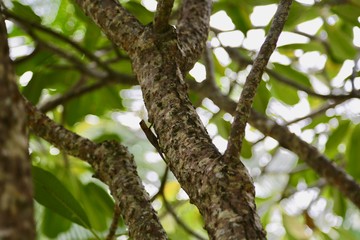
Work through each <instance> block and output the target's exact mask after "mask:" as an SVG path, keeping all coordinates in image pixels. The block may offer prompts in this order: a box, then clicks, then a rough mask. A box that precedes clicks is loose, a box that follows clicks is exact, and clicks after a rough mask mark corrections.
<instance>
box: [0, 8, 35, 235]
mask: <svg viewBox="0 0 360 240" xmlns="http://www.w3.org/2000/svg"><path fill="white" fill-rule="evenodd" d="M0 43H1V45H0V146H1V148H0V239H14V240H15V239H16V240H17V239H30V240H31V239H35V229H36V228H35V222H34V219H33V213H34V210H33V195H32V190H33V187H32V179H31V171H30V169H31V168H30V160H29V152H28V136H27V133H26V114H25V107H24V104H23V102H22V99H21V96H20V94H19V92H18V90H17V86H16V83H15V74H14V71H13V69H12V66H11V61H10V58H9V48H8V45H7V33H6V26H5V19H4V17H3V15H2V13H1V15H0Z"/></svg>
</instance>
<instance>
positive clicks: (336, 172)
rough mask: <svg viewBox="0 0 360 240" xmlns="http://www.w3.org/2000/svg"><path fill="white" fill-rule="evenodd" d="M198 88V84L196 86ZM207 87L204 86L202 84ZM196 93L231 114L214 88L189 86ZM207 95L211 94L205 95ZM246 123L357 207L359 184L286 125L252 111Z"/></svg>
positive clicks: (231, 103) (359, 203)
mask: <svg viewBox="0 0 360 240" xmlns="http://www.w3.org/2000/svg"><path fill="white" fill-rule="evenodd" d="M197 85H201V84H197ZM206 86H208V85H206ZM193 88H194V89H196V91H197V93H200V94H202V95H203V96H204V97H208V98H210V99H211V100H212V101H213V102H214V103H215V104H216V105H218V106H219V108H221V109H223V110H224V111H227V112H229V113H230V114H233V113H234V112H235V109H236V103H235V102H234V101H233V100H231V99H230V98H228V97H227V96H225V95H223V94H221V92H220V90H219V89H218V88H217V87H215V88H214V87H213V86H211V85H209V87H208V88H206V87H203V88H200V86H199V87H196V85H193ZM209 92H211V93H212V94H208V93H209ZM249 123H250V124H251V125H253V126H254V127H255V128H256V129H258V130H259V131H260V132H262V133H263V134H264V135H266V136H270V137H272V138H274V139H275V140H277V141H278V142H279V144H280V145H281V146H282V147H284V148H286V149H288V150H290V151H292V152H294V153H295V154H297V155H298V156H299V157H300V158H301V159H302V160H304V161H305V162H306V164H307V165H308V166H310V167H311V168H312V169H313V170H314V171H315V172H316V173H317V174H318V175H319V176H320V177H323V178H324V179H325V180H326V181H327V182H328V183H329V184H331V185H332V186H334V187H336V188H337V189H338V190H339V191H340V192H342V194H344V196H346V197H347V198H348V199H350V201H352V202H353V203H354V204H355V205H356V206H357V207H358V208H360V185H359V184H358V183H357V182H356V181H355V180H354V179H353V178H352V177H351V176H350V175H349V174H347V173H346V172H345V171H344V170H343V169H341V168H340V167H339V166H336V165H335V164H334V163H333V162H331V161H330V160H329V159H328V158H327V157H326V156H324V155H322V154H321V153H320V152H319V151H318V150H317V149H316V148H315V147H313V146H311V145H310V144H308V143H307V142H305V141H303V140H301V139H300V138H299V137H298V136H296V135H295V134H293V133H291V132H290V131H289V129H288V128H287V127H286V126H281V125H279V124H277V123H276V122H275V121H273V120H271V119H269V118H267V117H265V116H263V115H261V114H259V113H257V112H255V111H252V112H251V114H250V117H249Z"/></svg>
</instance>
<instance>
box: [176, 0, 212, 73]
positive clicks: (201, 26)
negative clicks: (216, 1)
mask: <svg viewBox="0 0 360 240" xmlns="http://www.w3.org/2000/svg"><path fill="white" fill-rule="evenodd" d="M211 2H212V1H211V0H183V1H182V7H181V9H180V17H179V19H178V24H177V26H176V31H177V33H178V39H179V46H180V48H181V51H182V52H183V53H184V56H186V59H184V62H183V63H182V65H181V70H182V71H185V72H186V71H189V70H190V69H191V68H192V67H193V65H194V64H195V62H196V61H197V60H198V59H199V57H200V55H201V53H202V51H203V49H204V46H205V42H206V39H207V37H208V33H209V21H210V13H211Z"/></svg>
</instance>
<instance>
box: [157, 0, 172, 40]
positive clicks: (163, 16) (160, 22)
mask: <svg viewBox="0 0 360 240" xmlns="http://www.w3.org/2000/svg"><path fill="white" fill-rule="evenodd" d="M173 5H174V0H159V1H158V3H157V8H156V13H155V17H154V30H155V32H156V33H164V32H166V31H167V30H168V29H169V19H170V15H171V10H172V7H173Z"/></svg>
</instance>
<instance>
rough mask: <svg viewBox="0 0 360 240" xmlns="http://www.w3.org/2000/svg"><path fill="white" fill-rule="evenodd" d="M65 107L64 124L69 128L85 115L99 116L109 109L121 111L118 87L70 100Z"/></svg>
mask: <svg viewBox="0 0 360 240" xmlns="http://www.w3.org/2000/svg"><path fill="white" fill-rule="evenodd" d="M104 103H106V105H104ZM65 106H66V116H65V122H66V124H68V125H70V126H72V125H74V124H75V123H76V122H78V121H80V120H82V119H83V118H84V117H85V116H86V115H87V114H93V115H97V116H100V115H102V114H104V113H105V112H107V111H109V110H111V109H123V105H122V101H121V97H120V95H119V86H110V87H103V88H101V89H99V90H97V91H96V92H90V93H88V94H86V95H82V96H80V97H78V98H76V99H74V100H71V101H69V102H68V103H67V104H66V105H65Z"/></svg>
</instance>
